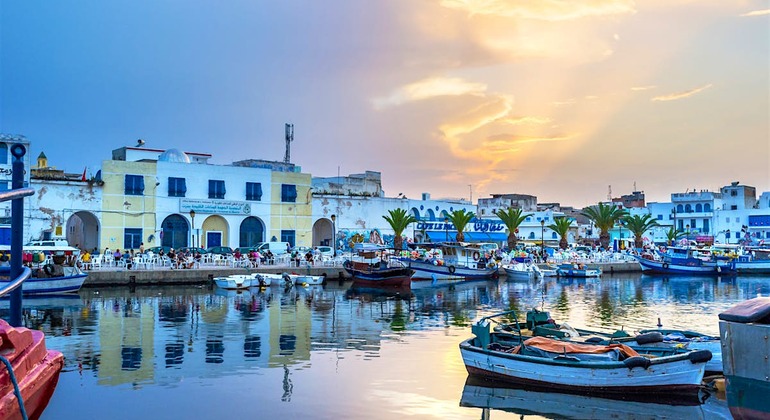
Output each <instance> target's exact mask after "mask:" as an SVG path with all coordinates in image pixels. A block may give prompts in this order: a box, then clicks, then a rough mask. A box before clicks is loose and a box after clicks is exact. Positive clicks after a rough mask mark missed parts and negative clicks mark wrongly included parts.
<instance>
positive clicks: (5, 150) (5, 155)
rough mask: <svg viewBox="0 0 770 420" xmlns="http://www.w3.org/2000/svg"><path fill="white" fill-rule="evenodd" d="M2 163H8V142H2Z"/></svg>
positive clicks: (0, 154) (0, 160)
mask: <svg viewBox="0 0 770 420" xmlns="http://www.w3.org/2000/svg"><path fill="white" fill-rule="evenodd" d="M0 163H2V164H6V163H8V145H7V144H6V143H0Z"/></svg>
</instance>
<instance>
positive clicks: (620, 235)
mask: <svg viewBox="0 0 770 420" xmlns="http://www.w3.org/2000/svg"><path fill="white" fill-rule="evenodd" d="M622 237H623V221H622V220H618V252H620V248H621V246H620V244H621V242H620V239H621V238H622Z"/></svg>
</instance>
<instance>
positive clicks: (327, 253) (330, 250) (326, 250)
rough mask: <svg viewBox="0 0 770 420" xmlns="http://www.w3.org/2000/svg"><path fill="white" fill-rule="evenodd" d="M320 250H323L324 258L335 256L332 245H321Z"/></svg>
mask: <svg viewBox="0 0 770 420" xmlns="http://www.w3.org/2000/svg"><path fill="white" fill-rule="evenodd" d="M318 250H319V251H321V257H322V258H334V249H333V248H332V247H330V246H319V247H318Z"/></svg>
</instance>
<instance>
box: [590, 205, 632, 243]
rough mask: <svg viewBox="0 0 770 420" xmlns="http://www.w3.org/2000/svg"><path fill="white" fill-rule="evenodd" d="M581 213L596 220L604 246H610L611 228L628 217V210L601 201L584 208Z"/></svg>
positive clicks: (600, 240) (600, 239)
mask: <svg viewBox="0 0 770 420" xmlns="http://www.w3.org/2000/svg"><path fill="white" fill-rule="evenodd" d="M581 214H582V215H583V216H585V217H587V218H589V219H590V220H591V221H593V222H594V225H596V227H597V228H598V229H599V242H600V243H601V245H602V246H603V247H604V248H608V247H609V245H610V229H612V227H613V226H615V223H616V222H617V221H618V220H621V219H623V218H624V217H626V215H628V212H627V211H626V210H624V209H621V208H619V207H616V206H614V205H611V204H604V203H599V204H597V205H595V206H591V207H588V208H585V209H583V212H582V213H581Z"/></svg>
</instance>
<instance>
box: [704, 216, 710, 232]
mask: <svg viewBox="0 0 770 420" xmlns="http://www.w3.org/2000/svg"><path fill="white" fill-rule="evenodd" d="M703 233H709V219H703Z"/></svg>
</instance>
